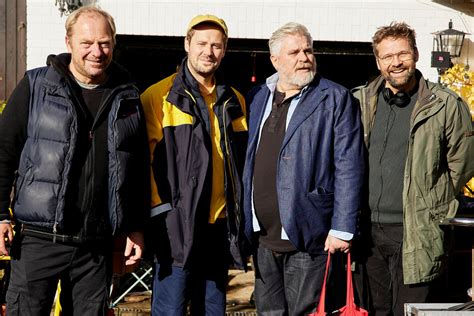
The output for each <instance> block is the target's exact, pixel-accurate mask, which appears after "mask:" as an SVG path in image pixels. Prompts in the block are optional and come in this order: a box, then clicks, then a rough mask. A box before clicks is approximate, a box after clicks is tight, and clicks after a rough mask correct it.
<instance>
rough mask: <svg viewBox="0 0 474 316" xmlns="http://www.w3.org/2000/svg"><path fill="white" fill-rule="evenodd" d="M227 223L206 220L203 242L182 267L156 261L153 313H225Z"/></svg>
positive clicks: (159, 315)
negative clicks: (188, 261)
mask: <svg viewBox="0 0 474 316" xmlns="http://www.w3.org/2000/svg"><path fill="white" fill-rule="evenodd" d="M226 232H227V228H226V223H225V222H222V223H219V224H209V225H208V226H207V227H206V233H205V234H204V236H202V238H203V239H202V240H201V241H202V243H200V244H201V245H202V246H200V247H199V249H196V251H195V252H194V254H193V256H192V258H191V262H190V264H188V265H187V266H186V267H185V268H182V267H177V266H173V265H172V264H169V263H156V264H155V269H154V278H153V294H152V296H153V297H152V316H174V315H176V316H182V315H186V310H187V307H188V303H190V309H191V315H208V316H221V315H225V308H226V287H227V277H228V272H229V258H230V254H229V244H228V241H227V234H226Z"/></svg>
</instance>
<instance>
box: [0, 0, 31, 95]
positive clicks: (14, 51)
mask: <svg viewBox="0 0 474 316" xmlns="http://www.w3.org/2000/svg"><path fill="white" fill-rule="evenodd" d="M25 70H26V0H0V100H5V99H8V96H9V95H10V94H11V93H12V91H13V89H14V88H15V87H16V85H17V83H18V81H19V80H20V79H21V78H23V75H24V73H25Z"/></svg>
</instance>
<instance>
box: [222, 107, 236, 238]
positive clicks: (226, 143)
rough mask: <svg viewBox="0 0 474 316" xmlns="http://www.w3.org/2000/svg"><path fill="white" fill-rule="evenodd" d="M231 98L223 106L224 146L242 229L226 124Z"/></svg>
mask: <svg viewBox="0 0 474 316" xmlns="http://www.w3.org/2000/svg"><path fill="white" fill-rule="evenodd" d="M229 101H230V98H229V99H228V100H227V101H225V102H224V104H223V106H222V121H223V125H224V144H225V151H226V162H227V168H228V170H229V177H230V183H231V186H232V194H233V197H234V204H235V213H236V214H235V216H234V217H235V220H236V222H237V229H238V228H239V227H240V209H239V203H238V202H237V194H236V190H235V179H234V174H233V170H232V162H231V161H230V159H231V153H230V145H229V139H228V137H227V122H226V115H225V110H226V106H227V104H228V103H229Z"/></svg>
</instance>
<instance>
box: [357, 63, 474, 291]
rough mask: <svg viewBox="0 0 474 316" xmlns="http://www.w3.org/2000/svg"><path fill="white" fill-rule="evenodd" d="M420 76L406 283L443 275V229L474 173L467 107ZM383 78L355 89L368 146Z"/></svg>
mask: <svg viewBox="0 0 474 316" xmlns="http://www.w3.org/2000/svg"><path fill="white" fill-rule="evenodd" d="M417 78H420V79H419V90H418V100H417V102H416V104H415V106H414V109H413V113H412V116H411V124H410V139H409V141H408V152H407V154H406V162H405V172H404V174H405V175H404V182H403V227H404V234H403V249H402V253H403V278H404V283H405V284H415V283H422V282H428V281H431V280H433V279H435V278H436V277H438V276H439V274H440V272H441V271H442V268H443V264H444V262H445V260H444V259H445V257H446V255H445V247H444V233H443V231H442V230H441V228H440V227H439V224H440V222H441V221H442V220H443V219H445V218H447V217H454V216H455V214H456V211H457V207H458V202H457V200H456V199H455V196H456V194H457V193H458V192H459V191H460V190H461V188H462V187H463V186H464V184H466V182H467V181H468V180H469V179H470V178H471V177H472V176H474V143H473V140H474V137H472V136H473V131H472V123H471V116H470V113H469V108H468V106H467V105H466V104H465V103H464V102H463V101H462V99H461V98H460V97H458V96H457V95H456V94H455V93H454V92H452V91H451V90H449V89H448V88H445V87H443V86H442V85H440V84H436V83H432V82H429V81H428V80H425V79H424V78H423V76H422V75H421V73H420V72H419V71H417ZM384 82H385V80H384V79H383V78H382V77H381V76H380V77H378V78H377V79H375V80H374V81H373V82H371V83H370V84H368V85H366V86H365V87H359V88H356V89H355V90H354V95H355V97H356V98H358V99H359V101H360V103H361V109H362V122H363V125H364V140H365V144H366V146H367V148H368V147H369V146H370V133H371V130H372V127H373V124H374V118H375V113H376V110H377V109H376V108H377V97H378V91H379V89H380V88H381V86H382V85H383V84H384Z"/></svg>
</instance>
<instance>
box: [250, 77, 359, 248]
mask: <svg viewBox="0 0 474 316" xmlns="http://www.w3.org/2000/svg"><path fill="white" fill-rule="evenodd" d="M276 81H277V75H276V74H275V75H274V76H272V77H270V78H269V79H268V80H267V84H264V85H262V86H260V87H258V88H256V89H255V91H253V93H251V95H250V97H249V100H248V104H249V111H250V113H249V142H248V147H247V156H246V163H245V168H244V213H245V233H246V235H247V237H248V238H249V239H250V240H252V233H253V232H255V231H258V230H259V223H258V220H257V218H256V217H255V211H254V206H253V200H252V192H253V173H254V162H255V153H256V150H257V147H258V142H259V138H260V130H261V126H262V125H263V124H264V121H265V119H266V118H267V117H268V114H269V112H270V109H271V102H272V99H273V91H274V89H275V85H276ZM363 176H364V158H363V135H362V128H361V122H360V110H359V106H358V103H357V101H355V99H353V97H352V96H351V94H350V92H349V91H348V90H347V89H345V88H344V87H342V86H340V85H337V84H335V83H333V82H331V81H329V80H326V79H323V78H321V77H318V76H316V78H315V79H314V80H313V82H312V83H310V84H309V85H308V86H307V87H305V88H304V89H302V91H301V92H300V94H299V95H297V96H296V97H295V98H294V100H293V101H292V103H291V105H290V108H289V110H288V117H287V127H286V135H285V138H284V140H283V144H282V146H281V149H280V154H279V157H278V165H277V195H278V205H279V210H280V219H281V223H282V226H283V229H284V233H286V235H287V236H288V239H289V240H290V241H291V242H292V243H293V245H294V246H295V247H296V248H297V249H298V250H299V251H304V252H308V253H312V254H317V253H321V252H322V251H323V249H324V242H325V240H326V237H327V235H328V233H329V230H331V229H333V230H336V231H339V232H346V233H350V234H354V233H355V231H356V223H357V215H358V211H359V206H360V201H361V194H362V186H363ZM283 235H284V234H283Z"/></svg>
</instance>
